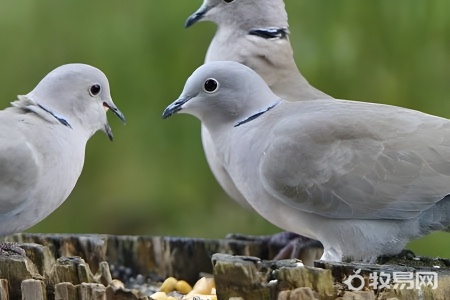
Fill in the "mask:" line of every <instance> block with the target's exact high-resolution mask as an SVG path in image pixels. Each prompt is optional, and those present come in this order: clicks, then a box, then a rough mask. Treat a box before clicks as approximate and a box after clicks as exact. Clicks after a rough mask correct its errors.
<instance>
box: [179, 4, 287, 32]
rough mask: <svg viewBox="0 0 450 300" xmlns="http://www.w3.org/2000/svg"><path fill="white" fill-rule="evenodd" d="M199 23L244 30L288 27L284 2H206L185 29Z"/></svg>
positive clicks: (191, 17)
mask: <svg viewBox="0 0 450 300" xmlns="http://www.w3.org/2000/svg"><path fill="white" fill-rule="evenodd" d="M199 21H211V22H214V23H216V24H218V25H219V26H221V25H228V26H236V27H239V28H242V29H244V30H250V29H253V28H267V27H279V28H281V27H286V28H287V26H288V24H287V13H286V10H285V8H284V2H283V0H204V1H203V4H202V6H200V8H199V9H198V10H197V11H196V12H195V13H194V14H192V15H191V16H190V17H189V18H188V19H187V20H186V24H185V27H190V26H191V25H193V24H195V23H197V22H199Z"/></svg>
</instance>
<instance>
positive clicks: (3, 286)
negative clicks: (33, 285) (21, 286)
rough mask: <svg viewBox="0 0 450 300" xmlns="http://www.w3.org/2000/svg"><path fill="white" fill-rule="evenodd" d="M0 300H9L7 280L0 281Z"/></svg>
mask: <svg viewBox="0 0 450 300" xmlns="http://www.w3.org/2000/svg"><path fill="white" fill-rule="evenodd" d="M0 300H9V288H8V280H7V279H0Z"/></svg>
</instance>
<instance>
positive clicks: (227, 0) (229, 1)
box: [223, 0, 234, 3]
mask: <svg viewBox="0 0 450 300" xmlns="http://www.w3.org/2000/svg"><path fill="white" fill-rule="evenodd" d="M223 1H224V2H226V3H231V2H233V1H234V0H223Z"/></svg>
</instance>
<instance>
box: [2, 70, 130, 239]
mask: <svg viewBox="0 0 450 300" xmlns="http://www.w3.org/2000/svg"><path fill="white" fill-rule="evenodd" d="M109 109H110V110H112V112H113V113H114V114H115V115H117V116H118V117H119V118H120V119H121V120H122V121H123V122H125V117H124V115H123V114H122V112H121V111H120V110H119V109H118V108H117V107H116V105H115V104H114V103H113V101H112V99H111V95H110V88H109V83H108V79H107V78H106V76H105V75H104V74H103V73H102V71H100V70H99V69H97V68H94V67H92V66H89V65H85V64H66V65H63V66H60V67H58V68H56V69H54V70H53V71H51V72H50V73H49V74H48V75H46V76H45V77H44V78H43V79H42V80H41V81H40V82H39V83H38V85H37V86H36V87H35V88H34V89H33V90H32V91H31V92H30V93H28V94H26V95H21V96H18V97H17V100H16V101H14V102H12V103H11V106H10V107H7V108H5V109H4V110H1V111H0V170H1V173H0V220H1V222H0V236H6V235H9V234H13V233H17V232H21V231H23V230H26V229H28V228H30V227H31V226H33V225H35V224H36V223H38V222H40V221H41V220H43V219H44V218H45V217H47V216H48V215H49V214H50V213H52V212H53V211H54V210H55V209H56V208H58V207H59V206H60V205H61V204H62V203H63V202H64V201H65V200H66V199H67V197H68V196H69V195H70V193H71V191H72V190H73V188H74V187H75V184H76V182H77V180H78V177H79V176H80V174H81V171H82V169H83V163H84V156H85V148H86V143H87V141H88V140H89V138H90V137H91V136H92V135H93V134H94V133H95V132H97V131H99V130H101V131H103V132H105V133H106V134H107V135H108V137H109V138H110V139H111V140H112V139H113V134H112V130H111V127H110V126H109V124H108V120H107V117H106V111H107V110H109Z"/></svg>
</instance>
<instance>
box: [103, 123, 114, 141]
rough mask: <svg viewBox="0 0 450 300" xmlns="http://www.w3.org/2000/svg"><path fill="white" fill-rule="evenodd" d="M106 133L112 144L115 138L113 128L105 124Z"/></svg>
mask: <svg viewBox="0 0 450 300" xmlns="http://www.w3.org/2000/svg"><path fill="white" fill-rule="evenodd" d="M105 132H106V135H107V136H108V138H109V140H110V141H111V142H112V141H113V139H114V136H113V133H112V129H111V126H109V124H105Z"/></svg>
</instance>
